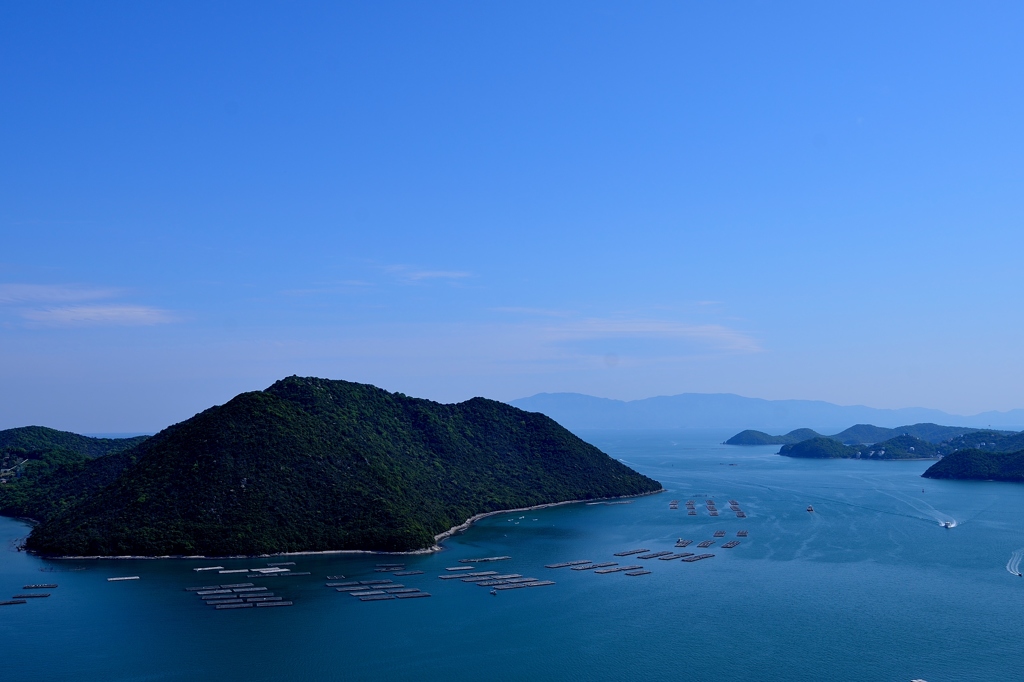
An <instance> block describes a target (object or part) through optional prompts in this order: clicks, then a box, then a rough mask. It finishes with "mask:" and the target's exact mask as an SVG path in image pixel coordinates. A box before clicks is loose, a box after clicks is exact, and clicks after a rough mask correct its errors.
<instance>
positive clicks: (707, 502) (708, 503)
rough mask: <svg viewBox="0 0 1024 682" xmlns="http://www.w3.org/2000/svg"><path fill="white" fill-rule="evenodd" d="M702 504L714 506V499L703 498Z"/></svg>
mask: <svg viewBox="0 0 1024 682" xmlns="http://www.w3.org/2000/svg"><path fill="white" fill-rule="evenodd" d="M704 504H706V505H708V506H709V507H714V506H715V501H714V500H704Z"/></svg>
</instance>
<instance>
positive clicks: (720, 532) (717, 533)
mask: <svg viewBox="0 0 1024 682" xmlns="http://www.w3.org/2000/svg"><path fill="white" fill-rule="evenodd" d="M715 537H716V538H724V537H725V531H724V530H716V531H715Z"/></svg>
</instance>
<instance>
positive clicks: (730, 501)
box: [729, 500, 739, 504]
mask: <svg viewBox="0 0 1024 682" xmlns="http://www.w3.org/2000/svg"><path fill="white" fill-rule="evenodd" d="M729 504H739V502H737V501H736V500H729Z"/></svg>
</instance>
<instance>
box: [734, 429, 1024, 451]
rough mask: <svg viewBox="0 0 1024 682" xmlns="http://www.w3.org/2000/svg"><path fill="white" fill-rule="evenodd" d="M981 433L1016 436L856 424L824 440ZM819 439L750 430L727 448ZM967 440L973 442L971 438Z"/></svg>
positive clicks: (931, 438)
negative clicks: (775, 434) (774, 434)
mask: <svg viewBox="0 0 1024 682" xmlns="http://www.w3.org/2000/svg"><path fill="white" fill-rule="evenodd" d="M982 433H984V434H993V435H992V436H991V437H989V438H988V440H989V441H992V440H993V439H995V438H996V437H997V436H999V437H1009V436H1013V435H1015V434H1013V432H1011V431H979V430H978V429H972V428H968V427H965V426H941V425H939V424H909V425H907V426H898V427H896V428H895V429H887V428H885V427H882V426H874V425H872V424H856V425H854V426H851V427H850V428H848V429H846V430H845V431H841V432H839V433H837V434H835V435H832V436H825V437H826V438H831V439H833V440H836V441H839V442H840V443H844V444H846V445H863V444H868V443H881V442H882V441H886V440H889V439H891V438H895V437H896V436H914V437H915V438H920V439H921V440H925V441H928V442H929V443H944V442H946V441H948V440H950V439H952V438H956V437H958V436H962V435H965V434H968V435H970V434H982ZM818 437H821V434H819V433H817V432H815V431H814V430H812V429H796V430H795V431H790V432H789V433H787V434H786V435H784V436H771V435H769V434H767V433H762V432H761V431H751V430H747V431H741V432H740V433H737V434H736V435H735V436H733V437H732V438H730V439H729V440H727V441H725V443H726V445H786V444H792V443H799V442H800V441H804V440H809V439H811V438H818ZM968 440H970V438H969V439H968ZM975 440H979V439H975ZM980 440H985V438H984V437H983V438H981V439H980ZM1021 447H1024V441H1021Z"/></svg>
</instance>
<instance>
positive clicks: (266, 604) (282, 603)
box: [250, 601, 294, 609]
mask: <svg viewBox="0 0 1024 682" xmlns="http://www.w3.org/2000/svg"><path fill="white" fill-rule="evenodd" d="M293 603H294V602H290V601H269V602H263V603H260V604H256V608H258V609H265V608H269V607H271V606H291V605H292V604H293ZM250 606H251V604H250Z"/></svg>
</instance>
